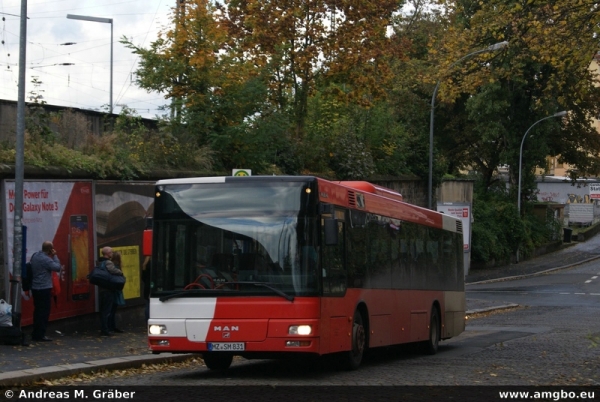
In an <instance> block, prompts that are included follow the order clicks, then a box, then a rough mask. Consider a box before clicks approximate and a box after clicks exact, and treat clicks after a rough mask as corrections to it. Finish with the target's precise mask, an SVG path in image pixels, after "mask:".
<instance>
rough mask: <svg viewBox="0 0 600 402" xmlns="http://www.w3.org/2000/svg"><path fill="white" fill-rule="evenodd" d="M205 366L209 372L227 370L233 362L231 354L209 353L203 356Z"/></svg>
mask: <svg viewBox="0 0 600 402" xmlns="http://www.w3.org/2000/svg"><path fill="white" fill-rule="evenodd" d="M202 359H204V364H206V367H208V369H209V370H227V369H228V368H229V366H231V362H232V361H233V355H232V354H231V353H220V352H207V353H203V354H202Z"/></svg>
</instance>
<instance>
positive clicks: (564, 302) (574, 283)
mask: <svg viewBox="0 0 600 402" xmlns="http://www.w3.org/2000/svg"><path fill="white" fill-rule="evenodd" d="M467 296H468V297H470V298H476V299H483V300H488V301H490V302H492V301H493V302H494V303H495V302H497V301H499V300H502V301H504V302H508V303H517V304H524V305H529V306H556V307H564V306H589V307H597V306H599V305H600V260H595V261H592V262H589V263H586V264H583V265H579V266H576V267H573V268H570V269H566V270H561V271H558V272H553V273H552V274H548V275H540V276H535V277H530V278H523V279H520V280H514V281H502V282H494V283H483V284H474V285H468V286H467Z"/></svg>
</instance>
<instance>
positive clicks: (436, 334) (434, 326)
mask: <svg viewBox="0 0 600 402" xmlns="http://www.w3.org/2000/svg"><path fill="white" fill-rule="evenodd" d="M440 337H441V328H440V314H439V313H438V310H437V308H435V307H434V308H433V310H432V311H431V320H430V323H429V340H427V341H425V342H424V343H423V351H424V352H425V354H428V355H434V354H436V353H437V351H438V346H439V343H440Z"/></svg>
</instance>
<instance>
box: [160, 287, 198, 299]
mask: <svg viewBox="0 0 600 402" xmlns="http://www.w3.org/2000/svg"><path fill="white" fill-rule="evenodd" d="M198 291H206V289H191V290H186V291H183V292H177V293H171V294H170V295H166V296H162V297H159V298H158V300H160V301H161V302H164V301H167V300H169V299H175V298H176V297H181V296H185V295H189V294H190V293H197V292H198Z"/></svg>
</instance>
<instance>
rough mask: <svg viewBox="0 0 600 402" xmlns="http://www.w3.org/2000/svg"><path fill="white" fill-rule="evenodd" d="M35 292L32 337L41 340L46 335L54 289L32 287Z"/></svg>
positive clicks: (33, 292)
mask: <svg viewBox="0 0 600 402" xmlns="http://www.w3.org/2000/svg"><path fill="white" fill-rule="evenodd" d="M31 292H32V294H33V332H32V333H31V339H35V340H39V339H42V338H43V337H45V336H46V328H47V327H48V320H49V319H50V306H51V305H52V304H51V303H52V289H32V290H31Z"/></svg>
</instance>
